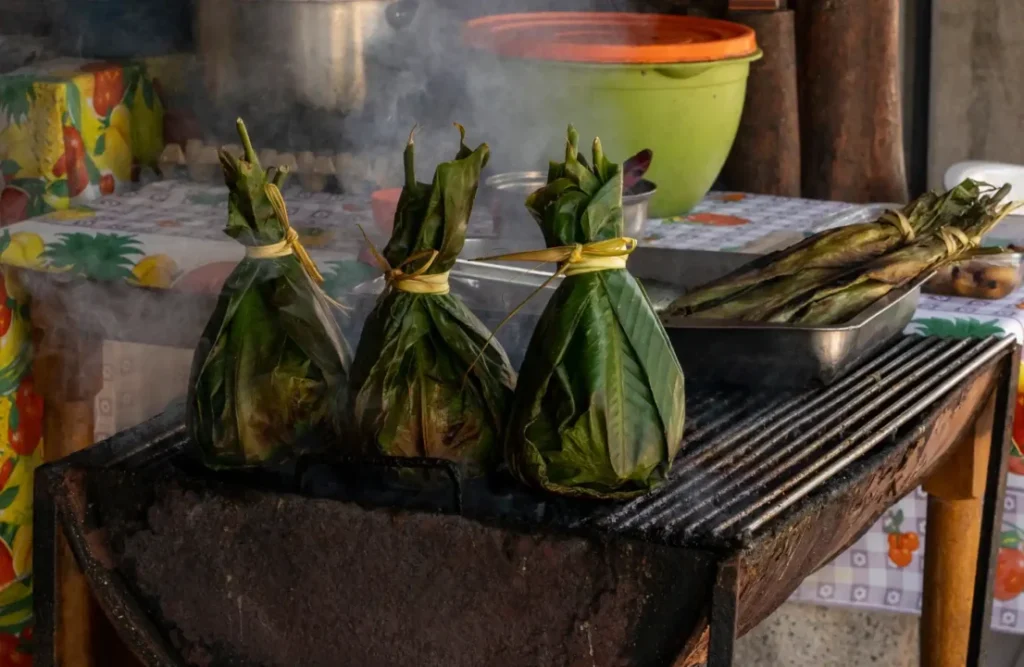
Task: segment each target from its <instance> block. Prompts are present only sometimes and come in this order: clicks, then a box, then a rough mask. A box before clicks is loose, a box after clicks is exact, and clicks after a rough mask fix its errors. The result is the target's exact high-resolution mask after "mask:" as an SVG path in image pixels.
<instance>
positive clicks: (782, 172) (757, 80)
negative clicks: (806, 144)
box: [722, 11, 800, 197]
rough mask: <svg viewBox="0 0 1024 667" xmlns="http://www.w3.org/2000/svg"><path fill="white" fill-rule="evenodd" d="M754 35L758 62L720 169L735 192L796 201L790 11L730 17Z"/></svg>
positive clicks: (797, 144) (793, 37)
mask: <svg viewBox="0 0 1024 667" xmlns="http://www.w3.org/2000/svg"><path fill="white" fill-rule="evenodd" d="M729 19H730V20H732V21H736V22H738V23H743V24H744V25H748V26H750V27H751V28H753V29H754V31H755V32H756V33H757V42H758V46H760V47H761V49H762V50H763V51H764V58H763V59H762V60H760V61H758V62H755V63H752V64H751V67H750V78H749V79H748V80H747V100H746V103H745V104H744V105H743V118H742V120H740V129H739V132H738V133H737V135H736V143H735V144H733V147H732V152H730V153H729V159H728V160H727V161H726V163H725V168H724V169H723V170H722V178H723V181H724V183H725V186H726V187H727V188H729V189H730V190H737V191H739V192H753V193H756V194H765V195H778V196H781V197H799V196H800V114H799V95H798V94H797V83H796V34H795V27H794V22H793V12H791V11H779V12H763V13H753V12H733V13H732V14H730V16H729Z"/></svg>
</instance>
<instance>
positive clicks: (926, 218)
mask: <svg viewBox="0 0 1024 667" xmlns="http://www.w3.org/2000/svg"><path fill="white" fill-rule="evenodd" d="M979 192H980V185H979V184H978V183H976V182H974V181H971V180H967V181H964V182H963V183H961V184H959V185H958V186H957V187H955V188H953V189H951V190H949V191H947V192H945V193H943V194H936V193H932V192H929V193H925V194H924V195H922V196H921V197H919V198H918V199H916V200H914V201H913V202H911V203H910V204H908V205H907V206H905V207H904V208H903V209H902V210H901V211H899V212H898V213H897V212H894V211H890V212H887V213H886V214H884V215H883V216H882V217H881V218H879V219H878V220H876V221H874V222H866V223H858V224H853V225H847V226H844V227H837V228H834V229H827V230H825V231H822V232H819V233H817V234H814V235H813V236H809V237H808V238H806V239H804V240H803V241H801V242H799V243H796V244H794V245H792V246H790V247H788V248H784V249H782V250H779V251H776V252H774V253H771V254H769V255H767V256H765V257H761V258H759V259H757V260H754V261H753V262H751V263H750V264H749V265H747V266H743V267H740V268H739V269H737V270H736V271H733V272H732V273H730V274H728V275H726V276H723V277H722V278H719V279H718V280H715V281H712V282H710V283H708V284H706V285H704V286H702V287H699V288H697V289H695V290H693V291H692V292H690V293H688V294H685V295H683V296H681V297H680V298H678V299H676V301H675V302H673V304H672V305H671V306H670V307H669V309H668V312H669V313H671V314H683V315H688V314H695V313H702V312H704V311H709V310H713V309H714V310H715V312H710V313H707V314H705V315H703V316H705V317H711V318H722V317H734V318H741V319H749V320H753V321H759V320H760V319H761V317H762V315H759V314H758V312H749V313H748V312H745V311H746V309H745V308H743V307H741V304H738V303H733V301H735V300H737V299H739V298H741V297H742V299H743V303H747V304H757V303H758V299H760V298H762V297H763V296H764V295H765V294H766V292H767V293H771V294H778V293H779V291H780V288H779V285H784V286H787V287H782V288H781V289H786V288H788V287H792V285H793V284H794V283H797V284H799V283H800V282H801V281H800V280H790V281H780V280H779V279H780V278H786V277H793V278H797V277H798V276H799V274H801V273H803V272H805V271H808V270H820V272H819V275H820V276H825V275H829V274H828V273H827V270H836V269H843V268H849V267H850V266H854V265H857V264H862V263H864V262H868V261H870V260H872V259H874V258H876V257H880V256H883V255H885V254H886V253H889V252H892V251H893V250H896V249H898V248H900V247H902V246H904V245H907V244H909V243H912V242H913V240H914V239H916V238H919V237H921V236H924V235H927V234H930V233H932V232H933V231H935V230H937V229H939V228H941V227H942V226H944V225H946V224H950V223H952V222H953V221H955V220H957V219H958V218H959V217H960V216H962V215H963V214H964V212H965V211H966V210H967V208H968V207H969V206H970V205H971V204H972V203H973V202H974V201H975V200H976V199H977V197H978V194H979ZM901 218H902V222H901V221H900V219H901ZM833 275H834V274H833ZM766 283H773V284H772V285H767V287H768V288H769V289H767V290H762V291H758V290H757V288H759V287H764V286H766ZM719 306H722V307H723V308H722V309H720V310H718V309H717V307H719ZM756 311H759V312H764V309H763V308H761V307H759V306H756Z"/></svg>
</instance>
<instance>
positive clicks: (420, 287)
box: [359, 225, 451, 294]
mask: <svg viewBox="0 0 1024 667" xmlns="http://www.w3.org/2000/svg"><path fill="white" fill-rule="evenodd" d="M359 231H360V232H362V233H363V238H364V239H366V245H367V246H368V247H369V248H370V252H371V253H372V254H373V258H374V259H375V260H377V264H378V265H379V266H380V268H381V270H382V271H383V272H384V279H385V280H386V281H387V283H388V285H389V286H390V287H393V288H395V289H396V290H400V291H402V292H408V293H410V294H448V292H449V290H450V288H449V286H448V274H449V273H451V272H450V271H444V272H442V273H432V274H429V275H427V271H428V270H430V267H431V266H433V264H434V261H435V260H436V259H437V257H438V255H440V253H439V252H438V251H437V250H422V251H420V252H417V253H413V254H412V255H409V257H407V258H406V259H405V261H404V262H402V263H401V264H399V265H398V266H395V267H393V266H391V263H390V262H388V260H387V258H385V257H384V255H382V254H381V252H380V251H379V250H377V246H375V245H374V244H373V241H371V240H370V237H369V236H367V235H366V230H365V229H363V226H362V225H360V226H359ZM424 258H426V260H427V261H426V262H424V263H423V264H422V265H421V266H420V267H419V268H418V269H416V270H415V271H412V272H408V273H407V272H406V271H405V267H407V266H409V265H410V264H414V263H415V262H418V261H420V260H421V259H424Z"/></svg>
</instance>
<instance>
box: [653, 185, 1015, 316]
mask: <svg viewBox="0 0 1024 667" xmlns="http://www.w3.org/2000/svg"><path fill="white" fill-rule="evenodd" d="M1008 193H1009V187H1008V186H1004V187H1003V188H999V189H996V188H994V187H992V186H990V185H986V184H983V183H978V182H976V181H972V180H966V181H964V182H963V183H961V184H960V185H958V186H956V187H955V188H953V189H952V190H949V191H948V192H945V193H942V194H937V193H926V194H924V195H922V196H921V197H919V198H918V199H916V200H915V201H913V202H911V203H910V204H908V205H907V206H905V207H904V208H903V209H902V210H900V211H888V212H886V213H885V214H883V215H882V216H881V217H880V218H879V219H878V220H876V221H874V222H868V223H861V224H856V225H849V226H846V227H839V228H835V229H829V230H825V231H823V232H820V233H818V234H815V235H814V236H811V237H809V238H807V239H804V240H803V241H802V242H800V243H798V244H796V245H793V246H791V247H789V248H786V249H784V250H780V251H778V252H775V253H772V254H770V255H766V256H765V257H761V258H758V259H757V260H755V261H753V262H751V263H749V264H747V265H745V266H743V267H741V268H740V269H738V270H736V271H734V272H732V273H730V274H729V275H727V276H725V277H723V278H720V279H718V280H715V281H713V282H710V283H708V284H706V285H703V286H702V287H699V288H697V289H695V290H693V291H691V292H690V293H688V294H686V295H684V296H682V297H680V298H679V299H677V300H676V301H675V302H673V303H672V305H671V306H670V307H669V308H668V309H667V310H666V312H665V313H664V315H663V317H665V318H674V317H678V316H686V317H696V318H705V319H725V320H745V321H749V322H771V323H789V324H799V325H804V326H828V325H835V324H842V323H844V322H846V321H848V320H850V319H851V318H852V317H854V316H856V315H857V314H858V313H860V312H862V311H863V310H864V309H866V308H867V307H868V306H870V305H871V304H873V303H874V302H875V301H877V300H878V299H881V298H882V297H884V296H886V295H887V294H889V293H890V292H892V291H893V290H898V289H901V288H903V287H906V286H907V285H909V284H910V283H912V282H914V281H915V280H916V279H917V278H918V277H921V276H924V275H928V274H931V273H932V272H933V271H935V270H936V269H937V268H939V267H941V266H943V265H944V264H947V263H949V262H953V261H958V260H962V259H967V258H969V257H971V256H973V255H975V254H979V253H985V252H986V251H987V249H983V248H980V247H979V246H980V244H981V239H982V237H984V236H985V234H987V233H988V232H989V231H991V230H992V228H993V227H995V226H996V225H997V224H998V223H999V221H1000V220H1002V219H1003V218H1004V217H1006V216H1007V215H1008V214H1009V213H1010V212H1011V211H1013V209H1014V208H1016V205H1015V204H1013V203H1004V200H1005V199H1006V196H1007V194H1008Z"/></svg>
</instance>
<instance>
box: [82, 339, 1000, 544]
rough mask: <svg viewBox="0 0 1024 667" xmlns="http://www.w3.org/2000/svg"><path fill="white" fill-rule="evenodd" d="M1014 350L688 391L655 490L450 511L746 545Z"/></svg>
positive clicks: (151, 450) (943, 349) (171, 418)
mask: <svg viewBox="0 0 1024 667" xmlns="http://www.w3.org/2000/svg"><path fill="white" fill-rule="evenodd" d="M1013 345H1014V339H1013V337H1007V338H1004V339H996V338H988V339H953V340H951V339H940V338H923V337H920V336H904V337H902V338H900V339H897V340H896V341H895V342H894V343H893V344H892V345H891V346H890V347H889V348H888V349H886V350H885V351H884V352H882V353H880V354H878V355H876V356H875V357H873V358H871V359H869V360H868V361H866V362H865V363H863V364H862V365H861V366H860V367H858V368H857V369H856V370H854V371H853V372H851V373H850V374H849V375H847V376H846V377H845V378H843V379H841V380H839V381H838V382H836V383H835V384H833V385H831V386H829V387H828V388H825V389H820V388H819V389H812V390H806V391H799V392H789V393H780V392H751V391H749V390H743V389H716V390H711V389H707V388H704V389H700V388H694V387H689V388H688V389H689V395H688V397H687V416H686V420H687V421H686V434H685V436H684V442H683V449H682V454H680V456H679V457H678V458H677V459H676V461H675V463H674V464H673V468H672V472H671V474H670V476H669V480H668V481H667V482H666V483H665V484H664V485H663V486H662V487H661V488H659V489H658V490H657V491H655V492H653V493H650V494H647V495H645V496H643V497H641V498H638V499H636V500H634V501H631V502H626V503H619V504H598V503H593V502H586V501H576V500H570V499H562V498H555V497H552V496H547V495H535V494H532V493H530V492H529V491H528V490H527V489H525V488H523V487H522V486H521V485H518V484H514V485H512V488H511V489H504V490H497V491H496V492H495V490H493V489H492V490H487V489H483V488H481V487H480V486H473V485H472V484H467V485H466V486H464V487H463V488H462V490H461V491H460V492H459V495H460V498H461V501H460V502H459V503H457V504H456V506H455V507H456V508H459V507H461V509H454V511H461V512H462V513H463V514H466V515H467V516H471V517H475V518H480V519H487V520H495V519H496V520H499V521H501V520H509V521H514V522H516V523H518V524H519V525H520V526H521V527H523V528H527V529H529V528H531V527H537V526H539V525H541V524H543V525H546V526H548V527H559V526H561V527H564V528H569V529H577V530H582V531H585V532H591V533H593V532H597V533H601V534H607V535H615V534H617V535H622V536H625V537H631V538H635V539H640V540H644V541H655V542H660V543H665V544H669V545H676V546H692V547H703V548H716V547H720V546H727V545H730V544H735V543H736V542H737V541H739V542H745V541H747V538H749V537H751V536H752V534H753V533H754V532H755V531H757V530H758V529H760V528H762V527H764V526H765V525H766V524H767V523H768V522H770V521H771V520H772V519H774V518H776V517H777V516H779V515H780V514H781V513H782V512H784V511H785V510H786V509H787V508H789V507H791V506H792V505H794V504H795V503H797V502H799V501H800V500H802V499H804V498H806V497H808V496H810V495H812V494H814V493H816V492H820V491H822V490H823V489H824V488H827V486H828V485H829V484H830V483H834V481H835V480H837V479H839V478H840V477H841V475H843V473H844V471H845V470H846V469H847V468H848V467H849V466H850V465H851V464H852V463H854V462H856V461H857V460H858V459H861V458H862V457H864V456H865V455H866V454H868V453H869V452H871V451H872V450H874V449H875V448H876V447H878V446H879V445H883V444H884V443H886V442H894V436H895V435H897V434H898V433H904V432H906V431H907V430H908V429H912V428H913V427H915V426H916V425H918V424H919V423H921V422H920V417H922V416H923V415H924V414H925V413H926V412H927V411H928V410H929V409H930V408H931V407H932V406H934V405H935V404H936V403H937V402H938V401H939V400H940V399H942V398H943V396H944V395H945V394H947V393H948V392H950V391H952V390H953V389H955V387H956V386H957V385H958V384H959V383H961V382H963V381H964V380H965V379H966V378H967V377H969V376H970V375H971V374H972V373H974V372H976V371H977V370H979V369H980V368H982V367H984V366H985V365H986V364H988V363H989V362H991V361H992V360H993V359H995V358H996V357H998V356H999V355H1002V354H1005V353H1007V352H1008V351H1009V350H1010V349H1011V348H1012V347H1013ZM183 412H184V410H183V409H182V408H178V409H175V410H169V411H168V412H167V413H165V414H164V415H161V416H160V417H158V418H156V419H154V420H153V421H151V422H147V423H146V424H143V425H140V426H139V427H136V428H135V429H131V430H129V431H126V432H124V433H121V434H118V435H116V436H114V437H113V438H111V440H109V441H107V443H105V444H104V445H100V446H99V447H100V448H105V449H106V450H107V451H108V453H107V454H106V455H105V456H107V457H109V459H108V461H107V465H115V466H118V467H121V468H123V469H128V470H140V469H146V468H148V469H156V468H161V467H164V466H167V465H175V464H174V461H175V460H181V458H182V457H183V456H184V455H185V450H186V449H187V448H188V447H190V443H189V441H188V437H187V433H186V429H185V427H184V424H183V422H182V416H183ZM399 467H401V464H399ZM266 481H267V480H263V481H260V482H259V483H265V482H266ZM243 483H244V480H243ZM366 485H367V486H371V487H372V486H373V485H372V484H369V483H367V484H366ZM484 486H486V484H484ZM374 488H376V487H374ZM403 488H405V487H403ZM371 491H372V490H371ZM404 493H407V490H406V491H405V492H404ZM450 493H451V491H448V494H449V495H450ZM392 495H393V494H392ZM445 497H446V498H447V497H448V496H445ZM366 498H368V499H369V500H366V502H370V503H371V504H383V505H390V504H393V503H394V502H395V501H394V498H393V497H392V496H391V495H387V494H385V495H383V496H382V495H379V494H378V495H374V494H373V493H372V492H370V495H369V496H366ZM465 503H468V504H469V505H471V507H467V506H466V504H465ZM403 506H404V505H403ZM432 511H447V510H437V509H435V510H432Z"/></svg>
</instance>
